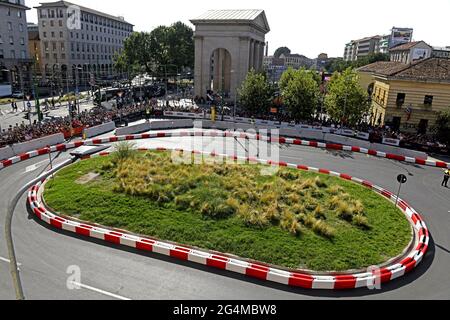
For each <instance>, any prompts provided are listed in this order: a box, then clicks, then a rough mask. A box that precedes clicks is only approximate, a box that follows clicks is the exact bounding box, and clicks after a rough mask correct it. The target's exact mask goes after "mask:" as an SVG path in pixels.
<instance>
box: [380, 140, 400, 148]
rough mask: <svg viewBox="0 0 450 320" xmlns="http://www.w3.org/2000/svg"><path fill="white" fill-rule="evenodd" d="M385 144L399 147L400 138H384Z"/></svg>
mask: <svg viewBox="0 0 450 320" xmlns="http://www.w3.org/2000/svg"><path fill="white" fill-rule="evenodd" d="M383 144H387V145H390V146H395V147H399V146H400V140H398V139H390V138H384V139H383Z"/></svg>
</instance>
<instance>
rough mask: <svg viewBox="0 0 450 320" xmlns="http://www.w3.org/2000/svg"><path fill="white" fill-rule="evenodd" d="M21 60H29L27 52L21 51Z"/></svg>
mask: <svg viewBox="0 0 450 320" xmlns="http://www.w3.org/2000/svg"><path fill="white" fill-rule="evenodd" d="M20 58H22V59H26V58H27V53H26V52H25V50H22V51H20Z"/></svg>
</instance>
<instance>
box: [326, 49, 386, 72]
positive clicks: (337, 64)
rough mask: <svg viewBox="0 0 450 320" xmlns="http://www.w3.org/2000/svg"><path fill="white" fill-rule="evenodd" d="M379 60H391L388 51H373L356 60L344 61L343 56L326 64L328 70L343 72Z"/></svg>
mask: <svg viewBox="0 0 450 320" xmlns="http://www.w3.org/2000/svg"><path fill="white" fill-rule="evenodd" d="M378 61H389V55H388V54H386V53H371V54H369V55H367V56H366V57H360V58H358V60H356V61H344V59H342V58H338V59H334V60H332V61H330V62H328V64H327V65H326V66H325V69H326V70H327V71H328V72H331V73H334V72H343V71H345V70H346V69H348V68H360V67H363V66H366V65H368V64H371V63H374V62H378Z"/></svg>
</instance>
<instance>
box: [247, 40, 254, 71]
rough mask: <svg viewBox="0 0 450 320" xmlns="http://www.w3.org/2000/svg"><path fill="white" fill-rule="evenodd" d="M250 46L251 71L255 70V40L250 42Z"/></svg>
mask: <svg viewBox="0 0 450 320" xmlns="http://www.w3.org/2000/svg"><path fill="white" fill-rule="evenodd" d="M249 45H250V57H249V67H248V69H249V71H250V70H251V69H254V68H255V44H254V41H253V39H250V41H249Z"/></svg>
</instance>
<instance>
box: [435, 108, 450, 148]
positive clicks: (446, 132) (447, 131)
mask: <svg viewBox="0 0 450 320" xmlns="http://www.w3.org/2000/svg"><path fill="white" fill-rule="evenodd" d="M436 138H437V139H438V140H439V142H441V143H445V144H446V145H447V146H450V107H449V108H448V110H446V111H441V112H439V114H438V117H437V120H436Z"/></svg>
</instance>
